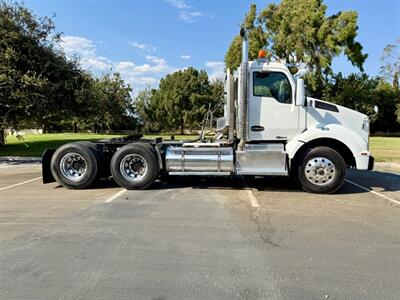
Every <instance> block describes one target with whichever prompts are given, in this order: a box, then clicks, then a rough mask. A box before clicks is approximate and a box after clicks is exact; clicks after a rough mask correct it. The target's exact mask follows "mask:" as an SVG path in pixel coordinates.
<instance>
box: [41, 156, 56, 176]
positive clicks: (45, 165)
mask: <svg viewBox="0 0 400 300" xmlns="http://www.w3.org/2000/svg"><path fill="white" fill-rule="evenodd" d="M54 152H56V150H54V149H46V150H44V152H43V154H42V178H43V183H50V182H55V181H56V180H55V179H54V177H53V174H51V169H50V163H51V158H52V157H53V154H54Z"/></svg>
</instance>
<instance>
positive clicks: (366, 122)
mask: <svg viewBox="0 0 400 300" xmlns="http://www.w3.org/2000/svg"><path fill="white" fill-rule="evenodd" d="M362 129H363V130H365V131H366V132H368V133H369V119H368V118H365V119H364V120H363V124H362Z"/></svg>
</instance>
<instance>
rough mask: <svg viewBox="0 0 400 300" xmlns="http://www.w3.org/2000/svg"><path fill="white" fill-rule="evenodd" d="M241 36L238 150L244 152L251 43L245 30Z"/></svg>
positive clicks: (242, 30)
mask: <svg viewBox="0 0 400 300" xmlns="http://www.w3.org/2000/svg"><path fill="white" fill-rule="evenodd" d="M240 36H241V37H242V63H241V65H240V70H239V95H238V98H239V101H238V102H239V103H238V104H239V107H238V109H239V111H238V119H239V122H238V137H239V138H240V142H239V145H238V150H239V151H243V149H244V145H245V144H246V140H247V127H248V126H247V112H248V99H247V97H248V93H247V89H248V87H247V82H248V78H247V77H248V62H249V43H248V38H247V32H246V30H245V29H244V28H242V29H241V30H240Z"/></svg>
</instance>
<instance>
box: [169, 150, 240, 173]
mask: <svg viewBox="0 0 400 300" xmlns="http://www.w3.org/2000/svg"><path fill="white" fill-rule="evenodd" d="M165 163H166V169H167V171H168V172H169V173H170V174H174V173H175V174H178V173H187V174H188V175H189V173H193V175H197V173H198V175H202V174H208V173H209V174H210V175H212V174H214V173H215V174H219V173H221V175H222V174H224V175H229V174H230V173H232V172H233V171H234V163H233V149H232V148H221V147H173V146H170V147H168V148H167V150H166V155H165Z"/></svg>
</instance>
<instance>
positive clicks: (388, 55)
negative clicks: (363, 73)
mask: <svg viewBox="0 0 400 300" xmlns="http://www.w3.org/2000/svg"><path fill="white" fill-rule="evenodd" d="M381 60H382V62H383V63H384V65H383V66H382V67H381V74H382V76H383V78H385V79H386V80H388V81H389V82H391V83H392V86H393V88H394V89H395V90H396V91H397V94H398V101H397V102H398V103H397V108H396V115H397V122H399V123H400V83H399V77H400V38H398V39H397V40H396V42H395V43H394V44H390V45H387V46H386V47H385V48H384V49H383V55H382V58H381Z"/></svg>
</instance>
